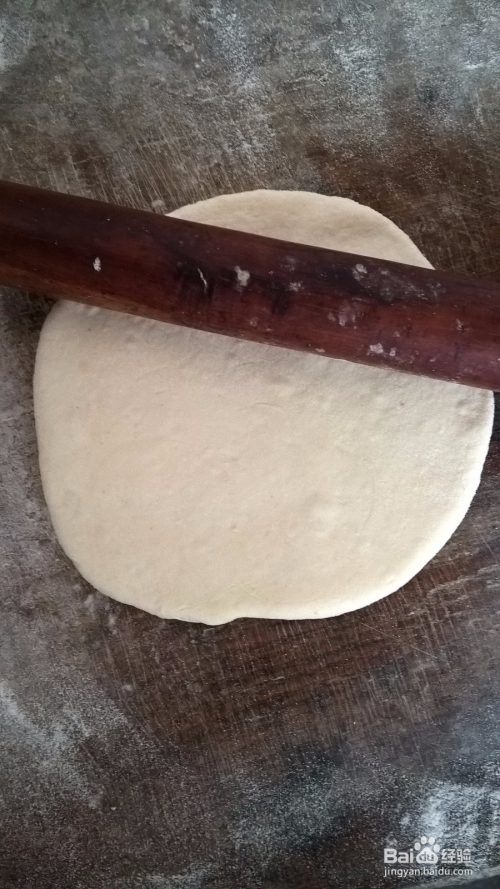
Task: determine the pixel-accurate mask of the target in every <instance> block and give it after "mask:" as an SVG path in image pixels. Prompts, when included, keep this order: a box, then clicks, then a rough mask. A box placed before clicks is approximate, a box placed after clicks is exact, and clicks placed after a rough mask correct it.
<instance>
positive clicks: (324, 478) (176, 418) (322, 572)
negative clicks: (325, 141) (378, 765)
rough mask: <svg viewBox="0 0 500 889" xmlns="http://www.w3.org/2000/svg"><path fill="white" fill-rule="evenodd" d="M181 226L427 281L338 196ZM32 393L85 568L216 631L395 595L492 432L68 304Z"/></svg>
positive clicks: (261, 355)
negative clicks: (385, 267) (284, 244)
mask: <svg viewBox="0 0 500 889" xmlns="http://www.w3.org/2000/svg"><path fill="white" fill-rule="evenodd" d="M173 215H176V216H179V217H183V218H185V219H193V220H198V221H200V222H207V223H211V224H213V225H221V226H226V227H230V228H240V229H242V230H248V231H253V232H256V233H259V234H265V235H269V236H273V237H281V238H285V239H287V240H291V241H298V242H303V243H309V244H316V245H318V246H324V247H332V248H337V249H340V250H347V251H352V252H355V253H361V254H365V255H372V256H379V257H383V258H386V259H393V260H399V261H402V262H408V263H413V264H415V265H422V266H427V267H429V263H428V262H427V260H426V259H425V258H424V257H423V256H422V254H421V253H420V251H419V250H418V249H417V247H416V246H415V245H414V244H413V243H412V242H411V241H410V239H409V238H408V237H407V236H406V235H405V234H404V233H403V232H402V231H401V230H400V229H398V228H397V227H396V226H395V225H394V224H393V223H392V222H390V221H389V220H387V219H385V218H384V217H383V216H381V215H380V214H378V213H376V212H375V211H374V210H371V209H369V208H367V207H363V206H360V205H359V204H356V203H354V202H353V201H350V200H347V199H344V198H332V197H323V196H321V195H316V194H309V193H302V192H273V191H255V192H247V193H243V194H234V195H227V196H221V197H217V198H213V199H211V200H208V201H204V202H201V203H198V204H194V205H191V206H188V207H184V208H182V209H181V210H177V211H176V212H175V213H174V214H173ZM332 323H338V322H337V321H332ZM34 390H35V416H36V426H37V436H38V444H39V455H40V467H41V475H42V482H43V488H44V493H45V497H46V500H47V504H48V507H49V511H50V514H51V518H52V521H53V524H54V527H55V530H56V533H57V536H58V539H59V541H60V543H61V546H62V547H63V549H64V551H65V552H66V553H67V555H68V556H69V557H70V559H72V560H73V562H74V563H75V565H76V567H77V568H78V570H79V571H80V572H81V574H82V575H83V576H84V577H85V578H86V579H87V580H88V581H90V583H92V584H93V585H94V586H95V587H96V588H97V589H98V590H100V591H101V592H102V593H105V594H107V595H108V596H111V597H113V598H115V599H118V600H119V601H121V602H126V603H129V604H131V605H135V606H137V607H139V608H142V609H144V610H146V611H149V612H151V613H153V614H156V615H159V616H161V617H169V618H179V619H182V620H188V621H202V622H205V623H208V624H218V623H223V622H225V621H229V620H233V619H234V618H237V617H267V618H316V617H329V616H332V615H336V614H341V613H343V612H346V611H351V610H353V609H356V608H361V607H363V606H365V605H368V604H370V603H371V602H374V601H376V600H377V599H380V598H382V597H383V596H386V595H387V594H389V593H391V592H393V591H395V590H397V589H398V588H399V587H400V586H402V585H403V584H404V583H406V582H407V581H408V580H410V578H411V577H413V576H414V575H415V574H416V573H417V572H418V571H419V570H420V569H421V568H422V567H423V566H424V565H425V564H426V562H428V561H429V560H430V559H431V558H432V557H433V556H434V555H435V553H436V552H437V551H438V550H439V549H440V548H441V547H442V546H443V545H444V544H445V543H446V541H447V540H448V538H449V537H450V536H451V534H452V533H453V532H454V530H455V528H456V527H457V525H458V524H459V523H460V522H461V520H462V518H463V517H464V515H465V513H466V511H467V509H468V507H469V504H470V501H471V499H472V497H473V495H474V492H475V490H476V488H477V485H478V483H479V478H480V473H481V469H482V466H483V462H484V458H485V456H486V452H487V448H488V442H489V438H490V434H491V425H492V417H493V397H492V394H491V393H490V392H485V391H481V390H477V389H472V388H468V387H465V386H460V385H456V384H453V383H445V382H440V381H437V380H428V379H424V378H418V377H412V376H407V375H404V374H399V373H396V372H394V371H388V370H383V369H379V368H370V367H363V366H361V365H354V364H350V363H348V362H344V361H335V360H331V359H328V358H324V357H322V356H320V355H306V354H302V353H299V352H289V351H287V350H285V349H279V348H276V347H271V346H263V345H260V344H256V343H247V342H242V341H239V340H235V339H231V338H229V337H223V336H219V335H215V334H209V333H204V332H199V331H194V330H185V329H182V328H180V327H175V326H173V325H170V324H162V323H159V322H153V321H148V320H144V319H139V318H134V317H131V316H128V315H121V314H118V313H114V312H109V311H106V310H101V309H92V308H89V307H85V306H81V305H76V304H73V303H69V302H60V303H58V304H57V305H56V306H55V307H54V308H53V309H52V311H51V312H50V315H49V316H48V318H47V320H46V322H45V325H44V327H43V330H42V334H41V338H40V343H39V347H38V353H37V360H36V370H35V381H34Z"/></svg>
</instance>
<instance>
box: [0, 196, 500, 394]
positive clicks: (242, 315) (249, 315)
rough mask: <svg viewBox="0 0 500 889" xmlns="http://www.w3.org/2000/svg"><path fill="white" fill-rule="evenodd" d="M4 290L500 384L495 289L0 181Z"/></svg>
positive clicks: (498, 293)
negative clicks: (18, 290) (55, 298)
mask: <svg viewBox="0 0 500 889" xmlns="http://www.w3.org/2000/svg"><path fill="white" fill-rule="evenodd" d="M0 284H2V285H6V286H9V287H22V288H26V289H28V290H30V291H34V292H37V293H40V294H43V295H48V296H52V297H58V298H64V299H70V300H76V301H78V302H83V303H88V304H90V305H94V306H100V307H103V308H106V309H114V310H117V311H120V312H128V313H131V314H134V315H143V316H145V317H147V318H153V319H156V320H158V321H169V322H171V323H173V324H181V325H184V326H186V327H195V328H198V329H200V330H207V331H211V332H213V333H219V334H226V335H229V336H233V337H239V338H242V339H247V340H255V341H257V342H259V343H267V344H270V345H274V346H284V347H286V348H288V349H301V350H304V351H307V352H314V353H316V354H319V355H324V356H328V357H332V358H343V359H347V360H348V361H354V362H360V363H362V364H370V365H375V366H382V367H386V368H393V369H395V370H399V371H404V372H407V373H414V374H420V375H425V376H429V377H435V378H438V379H442V380H451V381H456V382H459V383H465V384H467V385H471V386H478V387H481V388H486V389H500V285H498V284H496V283H494V282H485V281H476V280H472V279H469V278H467V277H463V276H461V275H455V274H448V273H442V272H436V271H433V270H430V269H423V268H417V267H414V266H409V265H405V264H402V263H397V262H388V261H386V260H379V259H373V258H370V257H366V256H357V255H353V254H349V253H340V252H338V251H336V250H327V249H323V248H319V247H309V246H306V245H302V244H295V243H289V242H287V241H281V240H276V239H274V238H267V237H262V236H260V235H252V234H247V233H243V232H239V231H232V230H230V229H224V228H220V227H216V226H211V225H202V224H200V223H197V222H188V221H185V220H181V219H176V218H172V217H166V216H158V215H155V214H153V213H148V212H145V211H141V210H135V209H130V208H126V207H118V206H115V205H112V204H106V203H101V202H99V201H94V200H89V199H87V198H82V197H76V196H73V195H68V194H59V193H56V192H51V191H46V190H42V189H38V188H31V187H28V186H26V185H20V184H18V183H14V182H2V181H0Z"/></svg>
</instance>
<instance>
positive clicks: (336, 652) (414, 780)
mask: <svg viewBox="0 0 500 889" xmlns="http://www.w3.org/2000/svg"><path fill="white" fill-rule="evenodd" d="M263 8H264V7H263V4H262V0H241V2H240V3H238V4H233V3H230V2H229V0H217V2H210V3H205V2H203V0H183V2H182V3H175V2H172V3H168V4H166V3H158V2H157V0H120V2H118V0H109V2H107V3H85V4H83V3H81V2H80V0H66V2H65V3H64V4H62V3H60V2H56V0H40V2H38V3H36V4H33V2H32V0H15V2H6V3H5V4H3V9H2V33H3V35H4V40H3V41H2V65H3V70H2V72H1V74H2V85H3V86H4V89H3V91H2V94H1V97H0V175H1V177H2V178H5V179H12V180H17V181H21V182H25V183H27V184H30V185H33V186H36V185H39V186H42V187H45V188H49V189H52V190H58V191H67V192H70V193H73V194H81V195H86V196H87V197H92V198H96V199H101V200H104V201H107V202H112V203H115V204H126V205H131V206H134V207H136V208H138V209H143V210H151V209H154V210H155V211H157V212H159V213H163V212H167V211H169V210H173V209H175V208H176V207H179V206H181V205H182V204H186V203H190V202H192V201H195V200H200V199H202V198H208V197H212V196H214V195H216V194H222V193H225V192H232V191H242V190H245V189H254V188H263V187H264V188H283V189H303V190H306V191H318V192H320V193H322V194H327V195H328V194H339V195H343V196H345V197H350V198H354V199H355V200H358V201H360V202H361V203H365V204H367V205H369V206H371V207H374V208H375V209H377V210H379V211H380V212H382V213H384V214H386V215H387V216H388V217H389V218H391V219H392V220H393V221H394V222H396V223H397V224H398V225H400V226H401V228H403V230H404V231H406V232H407V233H408V234H409V235H410V237H411V238H412V239H413V240H414V241H415V242H416V243H417V244H418V246H419V247H420V248H421V249H422V251H423V252H424V253H425V255H426V256H427V257H428V259H429V260H430V261H431V262H432V263H433V265H435V266H438V267H439V268H441V269H449V270H452V269H455V270H458V271H459V272H460V273H464V274H469V275H473V276H477V277H487V278H488V277H489V278H496V279H499V278H500V252H499V250H498V245H499V243H500V203H499V201H498V194H499V193H500V164H499V163H498V145H499V144H500V119H499V114H498V78H499V61H498V60H499V58H500V56H499V55H498V34H499V15H500V10H499V8H498V4H496V3H492V2H490V0H473V2H466V0H455V2H453V3H451V2H443V3H436V2H434V0H370V2H369V3H368V2H361V0H356V2H353V0H338V2H335V3H310V2H309V0H294V2H293V3H282V2H277V0H269V2H267V3H266V4H265V12H264V13H263ZM49 305H50V304H49V302H44V301H42V300H39V299H34V298H31V297H29V296H28V295H26V294H22V295H20V294H19V293H18V292H12V291H9V290H6V289H4V290H3V291H2V294H1V298H0V526H1V527H0V791H1V792H0V884H1V886H2V889H21V887H22V889H69V887H71V889H399V887H402V886H405V885H410V883H409V882H408V881H406V883H405V882H403V880H402V878H398V877H395V876H392V877H389V878H385V877H384V873H383V848H384V845H385V843H386V842H387V840H389V839H391V838H392V839H394V840H397V841H398V842H399V844H400V845H401V847H402V848H403V847H404V848H408V847H409V846H411V845H412V844H413V843H414V841H415V840H416V839H417V837H418V836H419V835H421V833H422V832H423V833H426V834H427V835H428V833H429V832H430V831H435V833H436V836H437V837H438V842H439V843H441V844H442V845H443V846H444V847H445V848H447V847H450V848H451V847H453V846H463V847H470V849H471V852H472V868H473V876H472V877H470V876H469V877H468V876H461V877H459V876H457V877H448V878H442V879H441V880H440V883H441V885H442V884H443V882H445V881H446V883H448V886H450V885H451V887H453V889H456V887H457V885H460V886H464V885H466V886H467V887H468V886H469V885H470V883H471V881H472V884H473V885H474V887H475V886H476V879H479V877H480V876H481V875H482V876H484V877H485V878H489V881H490V884H489V885H490V886H491V887H493V886H495V885H497V884H498V879H499V868H500V831H499V825H500V745H499V738H500V610H499V591H500V424H499V423H498V421H497V424H496V426H495V430H494V433H493V439H492V442H491V446H490V451H489V455H488V459H487V461H486V465H485V470H484V473H483V477H482V481H481V485H480V488H479V490H478V493H477V495H476V498H475V499H474V501H473V504H472V507H471V509H470V511H469V512H468V514H467V516H466V518H465V520H464V522H463V523H462V525H461V526H460V528H459V529H458V531H457V532H456V534H455V535H454V536H453V538H452V539H451V540H450V541H449V543H448V544H447V545H446V546H445V547H444V549H443V550H442V552H441V553H439V555H438V556H437V557H436V558H435V559H433V560H432V562H431V563H430V564H429V565H428V566H427V567H426V568H425V570H424V571H422V572H421V573H420V574H419V575H418V577H416V578H415V579H414V580H413V581H412V582H411V583H409V584H408V585H407V586H406V587H405V588H404V589H402V590H400V591H399V592H397V593H395V594H394V595H392V596H389V597H388V598H387V599H385V600H383V601H381V602H378V603H376V604H374V605H373V606H371V607H370V608H367V609H364V610H363V611H358V612H355V613H353V614H347V615H344V616H343V617H340V618H337V619H333V620H327V621H311V622H307V621H298V622H286V621H257V620H246V621H243V620H242V621H237V622H236V623H233V624H230V625H228V626H223V627H215V628H208V627H203V626H197V625H187V624H181V623H179V622H175V621H161V620H158V619H156V618H154V617H151V616H150V615H147V614H143V613H140V612H138V611H136V610H134V609H132V608H127V607H126V606H122V605H120V604H119V603H117V602H112V601H111V600H109V599H106V598H105V597H104V596H100V595H99V594H97V593H96V592H95V591H94V590H93V589H92V588H91V587H90V585H89V584H87V583H85V581H83V580H82V578H81V577H80V576H79V575H78V573H77V571H76V569H75V568H74V567H73V566H72V565H71V564H70V562H69V561H68V560H67V559H66V558H65V556H64V554H63V553H62V551H61V550H60V548H59V546H58V544H57V541H56V539H55V535H54V532H53V529H52V527H51V524H50V521H49V518H48V515H47V511H46V508H45V503H44V499H43V492H42V489H41V485H40V478H39V471H38V462H37V446H36V437H35V428H34V421H33V403H32V375H33V363H34V358H35V351H36V345H37V340H38V336H39V332H40V328H41V325H42V323H43V319H44V317H45V315H46V313H47V311H48V309H49ZM360 434H363V430H362V429H361V430H360ZM416 882H417V883H418V881H416ZM413 885H415V884H413ZM420 885H422V886H423V885H425V881H424V878H421V879H420ZM427 885H428V883H427Z"/></svg>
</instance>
